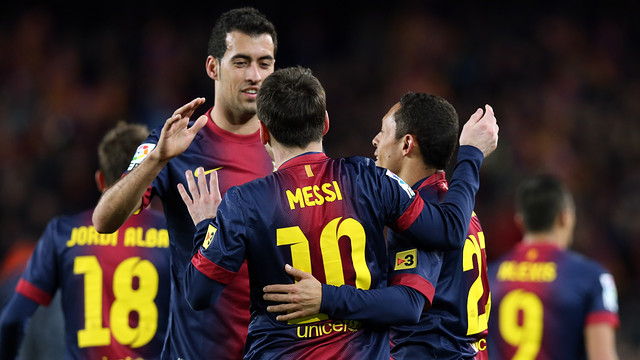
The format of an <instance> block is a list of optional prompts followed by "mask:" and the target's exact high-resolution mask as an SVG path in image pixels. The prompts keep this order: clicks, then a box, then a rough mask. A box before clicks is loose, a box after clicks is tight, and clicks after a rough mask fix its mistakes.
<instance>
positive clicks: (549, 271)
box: [489, 243, 619, 360]
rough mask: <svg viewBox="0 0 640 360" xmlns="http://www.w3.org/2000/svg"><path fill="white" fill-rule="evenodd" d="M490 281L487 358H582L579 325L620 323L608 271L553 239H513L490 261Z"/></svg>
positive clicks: (616, 302)
mask: <svg viewBox="0 0 640 360" xmlns="http://www.w3.org/2000/svg"><path fill="white" fill-rule="evenodd" d="M489 281H490V282H491V291H492V296H493V299H494V304H495V308H496V309H495V310H494V311H493V312H492V313H491V317H490V322H489V326H490V328H491V329H492V330H491V332H490V333H489V355H490V356H491V359H496V360H500V359H511V358H513V357H514V356H520V357H526V358H528V359H586V358H587V357H586V350H585V343H584V327H585V326H586V325H589V324H594V323H607V324H611V325H612V326H618V324H619V319H618V313H617V311H618V301H617V294H616V288H615V284H614V282H613V277H612V276H611V275H610V274H609V273H607V271H606V270H605V269H604V268H602V267H601V266H600V265H599V264H597V263H596V262H594V261H593V260H590V259H587V258H586V257H584V256H582V255H580V254H577V253H575V252H573V251H569V250H563V249H561V248H559V247H557V246H555V245H553V244H549V243H537V244H524V243H520V244H518V245H517V246H516V247H515V248H514V249H513V250H511V251H510V252H508V253H507V254H505V255H504V256H503V257H501V258H500V259H499V260H498V261H496V262H495V263H492V264H490V265H489ZM518 334H520V335H521V336H517V335H518Z"/></svg>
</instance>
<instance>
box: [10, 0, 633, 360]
mask: <svg viewBox="0 0 640 360" xmlns="http://www.w3.org/2000/svg"><path fill="white" fill-rule="evenodd" d="M598 3H599V4H598ZM598 3H595V2H580V1H565V2H557V3H556V2H554V3H549V4H545V3H544V2H534V1H523V2H522V1H511V2H508V1H500V2H497V1H489V2H468V3H467V2H458V1H455V2H454V1H439V2H435V1H433V2H420V1H407V2H402V1H397V2H393V4H392V3H391V2H388V4H386V5H374V4H373V3H368V2H360V3H358V2H355V3H352V4H348V3H347V2H342V3H338V2H336V3H331V2H314V3H305V2H255V3H251V2H246V1H245V2H242V1H217V2H214V1H209V2H206V3H205V2H201V3H198V4H196V3H190V2H174V3H173V4H167V3H165V2H153V1H130V2H109V3H108V5H107V4H106V3H105V4H98V3H91V4H87V5H82V4H80V3H77V2H72V3H69V4H67V5H65V4H60V3H59V2H56V3H55V6H54V5H48V4H46V3H29V2H3V3H2V5H0V259H2V258H4V259H5V261H4V262H3V264H2V265H1V267H0V278H2V277H6V276H7V274H8V273H9V272H10V271H11V269H13V268H15V266H14V265H16V264H14V262H15V261H12V260H11V259H12V258H13V259H15V256H13V257H12V256H8V254H16V253H20V249H23V250H24V251H23V253H24V254H28V249H29V247H30V246H32V244H33V243H34V242H35V241H37V240H38V238H39V236H40V234H41V233H42V232H43V230H44V228H45V226H46V224H47V222H48V221H49V220H50V219H51V218H52V217H54V216H56V215H60V214H67V213H73V212H77V211H81V210H84V209H87V208H91V207H93V206H94V205H95V203H96V202H97V199H98V197H99V192H98V191H97V189H96V186H95V182H94V172H95V170H96V169H97V166H98V164H97V157H96V154H95V153H96V147H97V144H98V142H99V141H100V139H101V137H102V135H103V134H104V132H105V131H106V130H107V129H108V128H110V127H112V126H113V125H115V123H116V122H117V121H119V120H125V121H129V122H137V123H144V124H147V125H148V126H149V127H150V128H154V127H156V126H158V125H160V124H162V123H163V122H164V120H165V119H166V118H167V117H168V116H170V115H171V114H172V113H173V111H174V109H176V108H177V107H179V106H180V105H182V104H184V103H186V102H188V101H190V100H191V99H192V98H194V97H197V96H204V97H206V98H207V102H206V104H205V105H204V106H203V108H202V109H200V110H199V112H200V113H203V112H204V111H205V110H206V109H207V108H209V107H210V106H212V105H213V82H212V80H210V79H209V78H208V77H207V76H206V73H205V58H206V56H207V54H206V51H207V41H208V38H209V33H210V30H211V27H212V26H213V22H214V20H215V19H216V18H217V17H218V15H220V13H222V12H223V11H226V10H228V9H230V8H233V7H238V6H242V5H254V6H256V7H257V8H258V9H259V10H261V11H262V12H264V13H265V14H266V15H267V16H268V17H269V18H270V19H271V20H272V22H273V23H274V24H275V26H276V28H277V31H278V35H279V49H278V53H277V55H276V58H277V62H276V68H282V67H286V66H292V65H302V66H305V67H309V68H311V69H312V70H313V71H314V73H315V74H316V76H317V77H318V78H319V79H320V81H321V82H322V83H323V85H324V86H325V89H326V91H327V102H328V110H329V115H330V118H331V131H330V132H329V134H328V135H327V137H326V140H325V148H326V152H327V154H328V155H329V156H334V157H337V156H348V155H363V156H369V157H371V156H373V150H374V149H373V147H372V145H371V139H372V138H373V136H375V134H376V133H377V132H378V130H379V128H380V119H381V118H382V116H383V115H384V114H385V113H386V111H387V110H388V109H389V107H391V105H393V104H394V103H395V102H397V101H398V99H399V98H400V96H401V95H402V94H404V93H405V92H407V91H409V90H412V91H420V92H429V93H433V94H436V95H440V96H442V97H444V98H446V99H448V100H449V101H450V102H451V103H452V104H453V105H454V106H455V107H456V109H457V110H458V113H459V116H460V120H461V124H462V123H464V122H465V121H466V120H467V119H468V117H469V116H470V115H471V114H472V113H473V112H474V111H475V110H476V109H477V108H478V107H482V106H484V104H487V103H488V104H491V105H492V106H493V108H494V109H495V113H496V116H497V118H498V122H499V125H500V142H499V146H498V150H497V151H496V153H494V154H493V155H492V156H491V157H489V158H488V159H487V160H486V161H485V164H484V165H483V168H482V174H481V187H480V191H479V194H478V197H477V204H476V212H477V214H478V215H479V217H480V219H481V222H482V223H483V227H484V230H485V235H486V237H487V256H488V258H489V260H490V261H491V260H493V259H495V258H496V257H497V256H499V255H501V254H502V253H503V252H504V251H506V250H507V249H509V248H510V247H511V246H513V245H514V244H515V243H516V242H518V241H519V239H520V233H519V232H518V229H517V228H516V227H515V225H514V224H513V208H514V206H513V194H514V190H515V187H516V185H517V183H518V182H519V181H520V180H522V179H523V178H524V177H525V176H528V175H532V174H536V173H542V172H547V173H553V174H556V175H558V176H559V177H561V178H562V179H563V180H564V181H566V182H567V183H568V184H569V186H570V188H571V190H572V191H573V193H574V195H575V198H576V202H577V208H578V224H577V229H576V234H575V241H574V245H573V248H574V249H575V250H577V251H579V252H581V253H583V254H585V255H587V256H589V257H591V258H594V259H595V260H597V261H599V262H600V263H601V264H603V265H604V266H605V267H607V268H608V269H609V270H610V271H611V272H612V273H613V275H614V276H615V279H616V284H617V286H618V291H619V296H620V314H621V319H622V325H621V328H620V330H619V332H618V341H619V352H620V356H621V358H622V359H631V358H638V355H637V354H638V353H640V321H639V320H640V290H639V285H640V161H639V160H640V65H639V64H640V46H639V45H638V44H640V29H639V22H638V15H639V14H640V3H639V2H638V1H634V0H627V1H607V2H598ZM72 5H73V6H72ZM78 6H80V7H78ZM449 170H451V169H449ZM450 173H451V172H450V171H449V174H450Z"/></svg>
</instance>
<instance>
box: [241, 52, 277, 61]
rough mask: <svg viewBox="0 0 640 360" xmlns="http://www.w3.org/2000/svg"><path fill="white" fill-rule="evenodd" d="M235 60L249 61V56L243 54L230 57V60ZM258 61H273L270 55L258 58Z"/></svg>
mask: <svg viewBox="0 0 640 360" xmlns="http://www.w3.org/2000/svg"><path fill="white" fill-rule="evenodd" d="M235 59H244V60H251V56H249V55H244V54H236V55H233V56H232V57H231V60H235ZM260 60H273V56H271V55H264V56H261V57H259V58H258V61H260Z"/></svg>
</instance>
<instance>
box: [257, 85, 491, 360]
mask: <svg viewBox="0 0 640 360" xmlns="http://www.w3.org/2000/svg"><path fill="white" fill-rule="evenodd" d="M478 111H479V112H477V115H479V114H480V111H481V110H480V109H478ZM487 111H490V109H489V108H487ZM458 128H459V126H458V114H457V112H456V111H455V109H454V108H453V106H452V105H451V104H450V103H449V102H448V101H446V100H445V99H443V98H441V97H438V96H435V95H431V94H424V93H413V92H409V93H407V94H405V95H403V96H402V97H401V99H400V101H399V102H398V103H396V104H395V105H394V106H393V107H392V108H391V109H390V110H389V112H388V113H387V114H386V115H385V116H384V117H383V119H382V127H381V130H380V132H379V133H378V134H377V135H376V136H375V138H374V139H373V141H372V142H373V145H374V146H375V147H376V151H375V154H374V155H375V157H376V165H378V166H381V167H384V168H387V169H389V170H391V171H392V172H394V173H395V174H397V175H398V176H399V177H400V178H402V179H403V180H404V181H406V182H407V183H408V184H412V188H413V190H414V191H416V192H417V193H418V194H419V195H420V196H421V197H422V199H423V200H424V201H426V202H441V201H442V200H443V199H444V196H445V194H446V193H447V189H448V184H447V180H446V178H445V172H444V167H445V166H446V165H447V163H448V160H449V159H450V158H451V156H452V154H453V152H454V150H455V148H456V142H457V137H458ZM465 238H466V239H465ZM387 244H388V249H389V260H390V261H389V269H388V271H389V274H390V279H389V285H392V286H391V287H389V288H387V289H383V290H381V291H378V292H376V291H375V290H374V291H362V290H360V289H355V288H353V287H350V286H341V287H339V288H335V287H330V286H329V285H322V288H321V290H319V287H320V286H321V285H320V284H319V283H317V281H315V279H313V278H312V277H311V276H310V275H309V274H303V273H301V272H299V271H298V270H292V271H290V272H289V273H290V274H292V275H294V276H298V277H299V278H300V279H301V281H300V282H298V283H297V284H296V285H292V286H288V287H286V286H285V287H281V286H280V285H275V286H273V285H270V286H267V287H266V288H265V292H266V293H267V295H266V298H267V299H272V296H273V294H271V292H274V293H275V292H276V291H280V292H288V293H290V294H291V295H285V296H284V298H282V299H281V300H282V301H285V302H286V304H282V305H276V306H273V307H271V309H270V311H283V310H289V311H291V313H289V314H287V315H285V316H283V317H282V318H283V319H291V318H293V317H294V316H304V315H308V314H307V313H308V312H311V313H313V312H314V309H316V311H322V312H324V313H327V314H329V315H330V316H342V317H344V318H347V319H360V320H367V321H369V322H374V323H379V322H380V317H379V316H378V314H376V313H375V312H371V311H370V309H377V308H379V307H380V306H381V303H383V302H389V303H395V302H397V301H402V299H400V300H397V299H396V300H393V298H392V297H394V296H397V289H396V287H398V286H408V287H412V288H414V289H416V290H418V291H420V292H421V293H423V294H424V295H425V296H426V298H427V300H428V301H429V303H428V304H427V306H425V311H423V312H422V314H421V316H420V320H419V322H418V323H417V324H402V322H403V321H402V318H401V317H397V318H396V319H394V320H393V321H392V322H391V325H392V327H391V330H390V338H391V357H392V358H394V359H416V358H422V357H425V356H427V357H430V358H438V359H480V358H486V341H485V337H486V333H487V318H488V314H489V304H490V303H489V289H488V280H487V274H486V256H485V252H484V247H485V245H484V235H483V233H482V228H481V227H480V222H479V221H478V218H477V216H475V214H473V216H472V218H471V223H470V225H469V231H468V233H466V234H464V236H463V237H462V238H460V239H459V244H460V246H459V249H455V250H452V249H449V250H450V251H439V250H442V249H437V248H436V247H435V246H433V245H431V246H430V247H428V248H419V247H416V244H415V240H414V239H412V238H411V237H408V236H406V235H403V234H400V233H397V232H395V231H393V230H390V231H389V235H388V236H387ZM281 296H282V295H281ZM307 296H308V297H307ZM294 298H295V300H294ZM353 299H357V301H353ZM274 300H275V299H274ZM329 304H330V305H331V306H329ZM296 312H297V315H296Z"/></svg>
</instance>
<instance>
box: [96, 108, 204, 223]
mask: <svg viewBox="0 0 640 360" xmlns="http://www.w3.org/2000/svg"><path fill="white" fill-rule="evenodd" d="M204 102H205V99H204V98H196V99H194V100H192V101H191V102H189V103H188V104H185V105H184V106H182V107H181V108H179V109H177V110H176V111H175V112H174V113H173V115H172V116H171V117H170V118H169V119H167V121H166V122H165V124H164V126H163V127H162V132H161V133H160V139H159V140H158V144H157V146H156V147H155V149H153V151H151V153H149V155H148V156H147V158H146V159H144V161H143V162H142V163H141V164H140V165H139V166H137V167H136V168H135V169H133V170H132V171H131V172H130V173H129V174H127V175H126V176H124V177H123V178H122V179H120V180H119V181H118V182H116V183H115V184H114V185H113V186H112V187H110V188H109V189H107V190H106V191H104V193H103V194H102V196H101V197H100V200H99V201H98V204H97V205H96V208H95V210H94V212H93V217H92V221H93V226H94V227H95V229H96V231H98V232H99V233H112V232H114V231H116V230H118V228H119V227H120V226H121V225H122V224H123V223H124V222H125V221H126V220H127V219H128V218H129V216H131V214H133V213H134V212H135V211H136V210H138V209H139V208H140V206H141V204H142V197H143V196H144V193H145V192H146V191H147V188H148V187H149V185H151V182H152V181H153V179H155V177H156V176H158V174H159V173H160V171H161V170H162V168H163V167H164V166H165V165H166V164H167V163H168V162H169V160H171V159H172V158H174V157H176V156H178V155H180V154H182V152H184V151H185V150H186V149H187V147H189V145H190V144H191V141H193V138H194V137H195V136H196V134H197V133H198V131H199V130H200V129H201V128H202V127H204V125H206V123H207V117H206V116H205V115H202V116H200V117H199V118H198V120H197V121H196V122H195V123H194V124H193V126H191V127H188V125H189V118H190V117H191V116H192V115H193V112H194V111H195V109H197V108H198V107H199V106H200V105H202V104H203V103H204Z"/></svg>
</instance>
